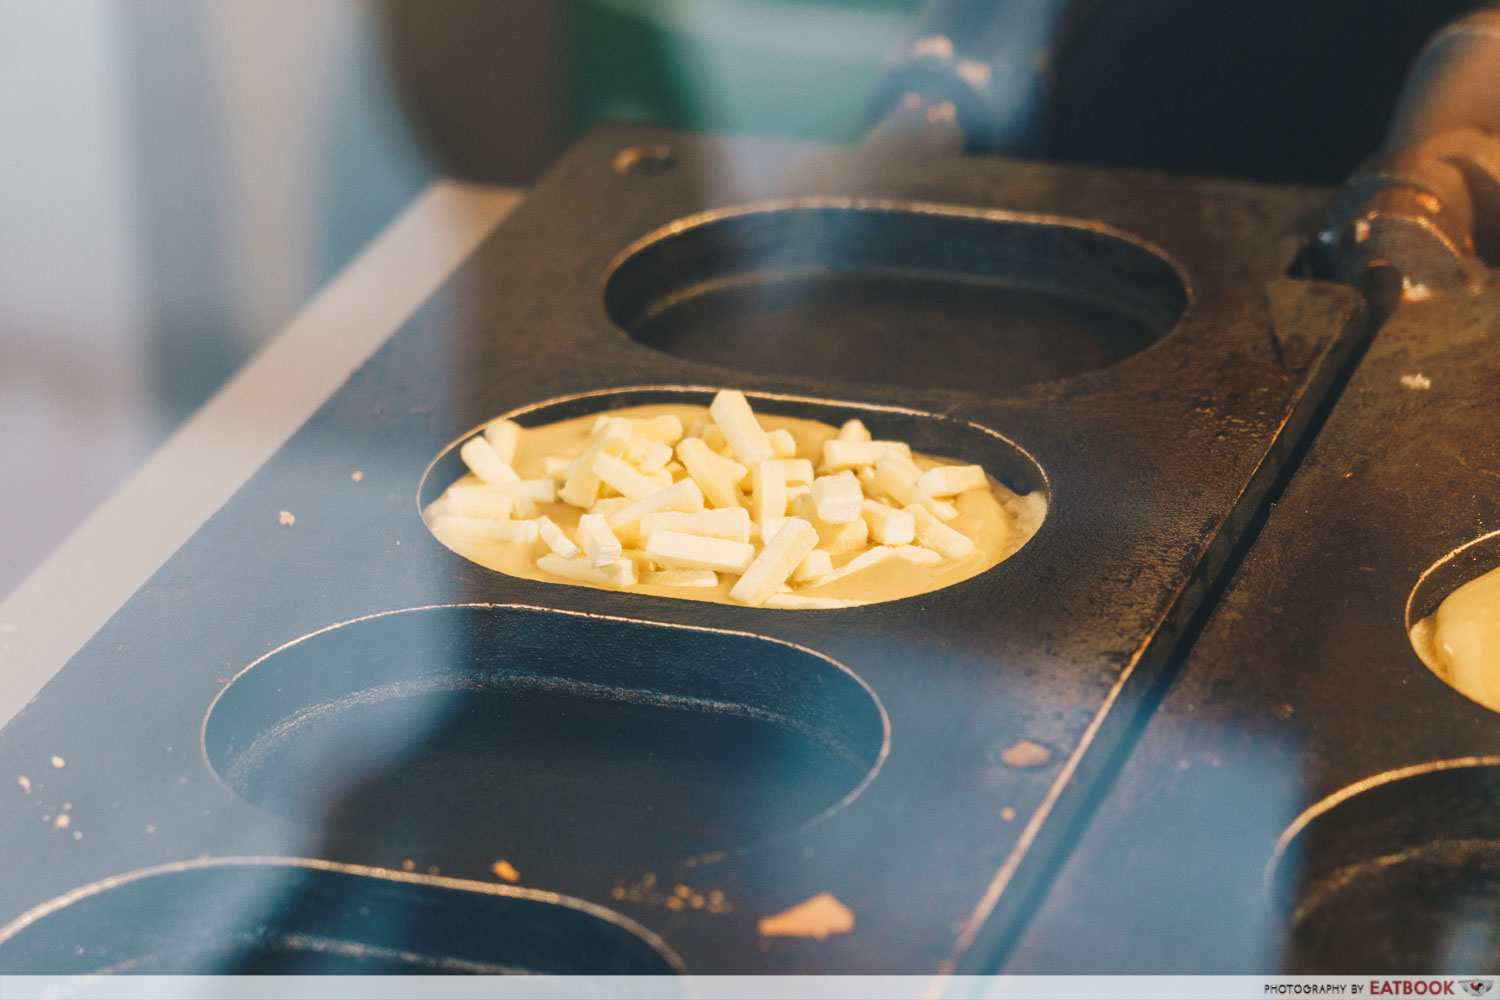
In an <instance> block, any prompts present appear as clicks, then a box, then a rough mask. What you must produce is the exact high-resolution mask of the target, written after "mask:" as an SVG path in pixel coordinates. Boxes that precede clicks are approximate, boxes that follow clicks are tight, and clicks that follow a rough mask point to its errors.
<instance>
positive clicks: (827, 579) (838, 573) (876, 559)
mask: <svg viewBox="0 0 1500 1000" xmlns="http://www.w3.org/2000/svg"><path fill="white" fill-rule="evenodd" d="M895 554H896V550H895V549H893V548H891V547H890V546H888V545H877V546H876V547H875V548H873V549H869V550H867V551H864V552H861V553H860V554H859V555H857V556H855V557H854V558H853V559H850V560H849V561H848V562H846V563H844V565H842V566H840V567H839V568H838V569H836V570H831V571H830V572H828V573H825V574H823V575H822V576H820V577H818V578H817V579H816V580H814V581H812V582H811V583H810V584H808V586H809V587H821V586H823V585H824V584H825V583H833V582H834V581H835V580H842V579H843V578H844V577H846V576H852V575H853V574H855V573H858V572H860V571H861V570H866V569H869V568H870V567H871V566H875V565H878V564H880V563H883V562H885V561H886V560H887V559H890V558H892V557H893V556H895Z"/></svg>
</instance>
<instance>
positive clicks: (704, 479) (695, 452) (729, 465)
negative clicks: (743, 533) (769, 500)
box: [677, 438, 749, 507]
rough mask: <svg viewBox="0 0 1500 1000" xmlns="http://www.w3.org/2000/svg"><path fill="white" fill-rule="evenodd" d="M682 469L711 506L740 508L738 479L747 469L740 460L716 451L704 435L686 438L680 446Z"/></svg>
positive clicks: (678, 454)
mask: <svg viewBox="0 0 1500 1000" xmlns="http://www.w3.org/2000/svg"><path fill="white" fill-rule="evenodd" d="M677 457H678V458H679V459H681V460H682V465H683V468H685V469H687V474H688V475H689V476H691V477H692V478H693V482H695V483H697V484H698V488H699V489H701V490H702V491H703V498H704V499H705V500H707V501H708V504H709V506H711V507H739V506H741V505H742V503H743V502H744V500H743V497H741V495H740V488H739V482H740V480H741V479H743V478H744V476H745V473H746V472H747V471H749V470H747V469H746V468H745V467H744V466H743V465H741V464H739V463H738V462H736V461H734V460H732V459H728V458H725V457H724V456H723V455H718V454H715V453H714V452H713V451H712V450H711V449H710V448H709V447H708V445H707V444H705V443H704V442H703V440H702V439H701V438H683V439H682V443H681V444H679V445H678V446H677Z"/></svg>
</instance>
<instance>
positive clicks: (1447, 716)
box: [1006, 275, 1500, 975]
mask: <svg viewBox="0 0 1500 1000" xmlns="http://www.w3.org/2000/svg"><path fill="white" fill-rule="evenodd" d="M1497 293H1500V285H1497V283H1496V281H1495V279H1494V276H1493V275H1491V276H1490V277H1489V278H1488V280H1487V281H1482V282H1481V283H1480V284H1479V285H1477V286H1476V287H1475V288H1474V289H1473V290H1472V292H1470V293H1463V294H1458V295H1455V296H1451V297H1448V296H1444V297H1438V298H1434V299H1431V300H1428V301H1422V302H1413V303H1408V304H1406V305H1404V306H1402V307H1401V309H1400V310H1399V311H1398V312H1396V314H1395V315H1394V316H1393V317H1392V318H1391V319H1390V320H1388V321H1387V322H1386V323H1385V325H1384V326H1383V328H1382V329H1381V331H1380V332H1379V333H1378V334H1377V335H1376V337H1375V339H1374V341H1373V343H1372V345H1371V347H1370V350H1369V352H1368V354H1367V355H1366V356H1365V357H1364V358H1363V360H1362V361H1361V363H1360V366H1359V368H1358V370H1357V371H1356V372H1355V374H1354V377H1353V378H1352V379H1351V381H1350V382H1349V385H1348V387H1347V388H1346V390H1345V391H1344V392H1343V393H1342V394H1341V395H1340V397H1339V401H1338V403H1337V405H1336V406H1335V408H1334V409H1333V411H1332V414H1331V415H1330V417H1329V420H1328V422H1327V423H1326V425H1325V426H1324V428H1323V430H1322V431H1321V432H1320V433H1319V435H1318V438H1317V440H1316V441H1315V442H1314V445H1313V447H1312V449H1311V451H1310V452H1309V455H1308V458H1307V460H1306V461H1305V462H1304V463H1302V465H1301V466H1300V467H1299V469H1298V471H1297V475H1296V477H1295V478H1294V479H1293V481H1292V483H1291V486H1290V488H1289V489H1288V490H1287V492H1286V493H1285V495H1284V496H1283V497H1282V499H1281V501H1280V502H1279V503H1278V504H1277V506H1276V508H1275V511H1274V512H1273V514H1272V515H1271V517H1270V519H1269V520H1268V522H1267V524H1266V528H1265V530H1264V532H1263V533H1262V534H1261V536H1260V537H1259V538H1258V539H1257V541H1256V544H1255V546H1254V548H1253V549H1252V551H1251V554H1250V556H1249V557H1248V559H1247V560H1246V561H1245V563H1244V564H1243V566H1242V567H1241V569H1240V570H1239V572H1238V575H1237V576H1236V578H1235V580H1234V583H1233V586H1232V588H1231V589H1230V590H1229V592H1228V594H1227V596H1226V597H1225V599H1224V600H1223V601H1222V602H1221V603H1220V604H1219V605H1218V608H1217V610H1216V611H1215V612H1214V616H1213V618H1212V620H1211V621H1210V622H1209V624H1208V626H1207V628H1206V630H1205V632H1204V634H1203V637H1202V639H1201V640H1200V641H1199V642H1198V643H1197V644H1196V645H1195V646H1194V648H1193V651H1192V654H1191V656H1190V657H1189V658H1188V661H1187V663H1186V665H1185V667H1184V669H1183V672H1182V675H1181V677H1180V678H1179V679H1178V681H1177V683H1176V684H1175V686H1174V687H1173V688H1172V690H1171V692H1170V694H1169V695H1168V697H1167V698H1166V700H1165V701H1164V702H1163V705H1162V707H1161V709H1160V710H1159V711H1158V712H1157V714H1156V715H1155V716H1154V717H1153V719H1152V721H1151V723H1150V725H1149V727H1147V728H1146V730H1145V732H1144V734H1143V736H1142V738H1141V741H1140V744H1139V746H1138V747H1137V748H1136V749H1135V751H1134V752H1133V753H1132V754H1131V756H1130V757H1129V759H1128V761H1127V762H1126V764H1125V766H1124V768H1123V771H1122V772H1121V775H1120V778H1119V780H1118V782H1117V783H1116V784H1115V786H1114V788H1113V789H1112V790H1111V792H1110V794H1109V796H1108V797H1107V799H1105V801H1104V803H1103V805H1102V806H1101V807H1100V809H1099V810H1098V812H1097V813H1096V814H1095V815H1094V816H1093V818H1092V820H1091V821H1090V824H1089V827H1088V829H1087V832H1086V833H1085V834H1084V835H1083V837H1082V839H1081V840H1080V841H1079V846H1078V848H1077V849H1076V850H1075V851H1074V852H1073V853H1072V855H1071V857H1070V859H1069V861H1068V862H1067V864H1066V865H1065V866H1064V868H1063V869H1062V872H1061V875H1060V876H1059V878H1058V881H1057V882H1056V884H1055V886H1054V890H1053V892H1052V894H1051V895H1050V897H1049V898H1048V900H1047V901H1046V904H1045V906H1044V907H1043V908H1042V909H1041V910H1040V912H1039V914H1038V917H1037V919H1036V920H1035V921H1034V922H1033V923H1032V924H1031V926H1030V928H1029V930H1028V932H1027V933H1026V934H1025V936H1024V937H1023V938H1022V939H1021V940H1020V942H1019V943H1018V944H1017V946H1016V948H1015V951H1014V954H1013V956H1012V958H1011V960H1010V961H1009V963H1008V964H1007V965H1006V969H1007V970H1008V971H1014V972H1017V973H1024V972H1045V971H1054V970H1055V971H1060V970H1063V969H1066V970H1068V971H1072V972H1104V971H1110V972H1177V973H1186V972H1223V973H1228V972H1243V973H1252V972H1267V971H1271V970H1275V969H1286V970H1289V971H1297V972H1321V973H1355V972H1360V973H1368V972H1380V971H1387V972H1403V973H1411V974H1417V973H1432V972H1451V973H1454V974H1458V975H1463V974H1471V973H1482V972H1486V971H1493V970H1494V969H1495V968H1496V965H1497V962H1500V715H1497V714H1496V713H1495V712H1493V711H1490V710H1488V709H1486V708H1484V707H1482V706H1480V705H1479V704H1477V703H1476V702H1473V701H1471V700H1470V699H1468V698H1466V697H1464V696H1462V695H1460V694H1458V693H1457V692H1455V691H1454V690H1453V689H1451V688H1450V687H1448V686H1447V685H1446V684H1445V683H1444V682H1443V681H1442V680H1441V679H1439V678H1438V677H1437V676H1436V675H1435V674H1434V673H1433V672H1431V671H1430V670H1428V669H1427V667H1426V666H1424V665H1423V663H1422V662H1421V660H1420V659H1419V658H1418V657H1417V655H1416V653H1415V652H1414V650H1413V649H1412V646H1411V644H1410V642H1409V641H1408V638H1407V634H1406V626H1407V624H1408V621H1409V620H1412V621H1415V620H1420V619H1421V618H1423V617H1425V616H1426V615H1428V614H1430V613H1431V612H1432V611H1433V610H1434V608H1435V606H1436V604H1437V603H1438V602H1440V601H1441V599H1442V598H1443V597H1445V596H1446V595H1447V594H1448V593H1450V592H1451V591H1452V590H1453V588H1454V587H1456V586H1458V585H1460V584H1462V583H1463V582H1466V581H1467V580H1469V579H1472V578H1473V577H1474V576H1477V575H1478V574H1480V573H1482V572H1485V571H1487V570H1490V569H1494V568H1495V567H1497V566H1500V536H1497V535H1496V534H1495V532H1496V531H1497V529H1500V435H1497V433H1496V430H1497V428H1500V356H1497V353H1496V350H1495V347H1496V344H1497V343H1500V339H1497V338H1500V309H1497V305H1500V294H1497ZM1450 552H1455V553H1456V554H1455V555H1454V557H1453V558H1452V559H1446V558H1445V557H1447V556H1448V554H1449V553H1450ZM1430 567H1436V568H1435V570H1434V572H1433V573H1432V574H1431V576H1430V577H1426V578H1425V581H1424V583H1423V585H1422V586H1421V587H1420V588H1419V587H1418V582H1419V581H1421V580H1424V574H1426V573H1427V571H1428V570H1429V568H1430ZM1408 601H1410V606H1408ZM1293 834H1297V835H1296V836H1293ZM1283 847H1284V848H1285V849H1284V850H1282V848H1283ZM1268 866H1270V872H1269V875H1270V877H1269V880H1268V879H1267V875H1268V871H1267V869H1268ZM1075 939H1076V940H1087V941H1090V942H1091V945H1090V947H1089V948H1088V949H1086V950H1084V951H1075V950H1072V949H1069V948H1067V947H1066V945H1065V944H1064V942H1066V941H1069V940H1075Z"/></svg>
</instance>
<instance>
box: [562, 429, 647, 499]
mask: <svg viewBox="0 0 1500 1000" xmlns="http://www.w3.org/2000/svg"><path fill="white" fill-rule="evenodd" d="M630 434H631V430H630V421H629V420H626V419H625V418H623V417H611V418H610V419H609V420H608V421H606V422H605V424H604V427H603V428H602V429H601V430H600V431H599V433H597V434H595V435H594V436H593V438H591V439H590V440H589V443H588V444H586V445H584V448H583V451H581V452H579V454H578V457H577V458H575V459H573V464H571V465H569V466H568V471H567V482H566V483H564V484H563V488H562V489H560V490H558V491H557V496H558V499H560V500H562V501H563V502H564V503H569V504H572V505H573V506H574V507H582V508H583V509H584V510H588V508H589V506H590V505H591V504H593V502H594V501H595V500H597V499H598V498H599V483H600V480H599V476H598V474H597V473H596V472H594V459H595V458H597V457H598V456H599V454H600V453H601V452H608V453H610V454H613V455H618V454H620V453H621V452H622V451H624V450H625V449H626V447H628V446H629V443H630Z"/></svg>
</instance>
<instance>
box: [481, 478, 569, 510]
mask: <svg viewBox="0 0 1500 1000" xmlns="http://www.w3.org/2000/svg"><path fill="white" fill-rule="evenodd" d="M495 488H496V489H498V490H501V491H503V492H505V493H509V494H510V495H511V497H512V498H513V499H515V500H516V501H517V506H520V503H519V501H522V500H530V501H531V502H532V503H552V502H553V501H554V500H556V499H557V481H556V480H553V479H518V480H516V481H515V482H513V483H505V484H503V485H501V486H497V487H495Z"/></svg>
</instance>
